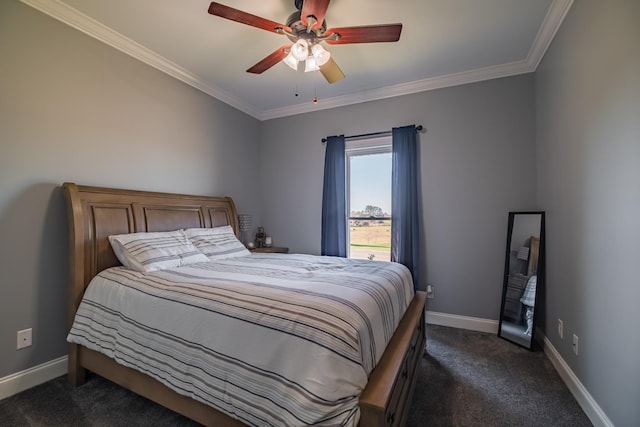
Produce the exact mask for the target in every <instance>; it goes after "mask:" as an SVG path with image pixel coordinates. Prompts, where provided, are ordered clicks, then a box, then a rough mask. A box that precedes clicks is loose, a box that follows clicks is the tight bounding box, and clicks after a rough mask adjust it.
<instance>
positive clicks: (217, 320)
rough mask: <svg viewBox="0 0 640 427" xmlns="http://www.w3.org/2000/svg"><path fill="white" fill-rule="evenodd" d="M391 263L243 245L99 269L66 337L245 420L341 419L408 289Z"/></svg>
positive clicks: (350, 412)
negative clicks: (201, 258)
mask: <svg viewBox="0 0 640 427" xmlns="http://www.w3.org/2000/svg"><path fill="white" fill-rule="evenodd" d="M413 293H414V292H413V284H412V280H411V274H410V272H409V270H408V269H407V268H406V267H404V266H403V265H401V264H397V263H390V262H380V261H368V260H354V259H345V258H337V257H320V256H313V255H298V254H252V255H249V256H243V257H238V258H231V259H225V260H218V261H215V262H206V263H198V264H192V265H189V266H184V267H180V268H175V269H168V270H162V271H156V272H152V273H139V272H135V271H133V270H129V269H126V268H124V267H114V268H111V269H107V270H105V271H103V272H101V273H100V274H99V275H98V276H96V277H95V278H94V279H93V280H92V282H91V283H90V284H89V286H88V288H87V291H86V292H85V295H84V298H83V300H82V302H81V304H80V307H79V309H78V311H77V313H76V318H75V321H74V323H73V326H72V328H71V330H70V333H69V335H68V341H69V342H72V343H75V344H80V345H83V346H85V347H87V348H90V349H92V350H96V351H99V352H101V353H103V354H105V355H107V356H109V357H111V358H113V359H115V360H116V361H117V362H118V363H120V364H122V365H124V366H127V367H131V368H134V369H137V370H139V371H141V372H144V373H146V374H148V375H150V376H152V377H154V378H156V379H157V380H159V381H160V382H162V383H163V384H165V385H167V386H168V387H170V388H171V389H173V390H175V391H176V392H178V393H180V394H183V395H186V396H189V397H191V398H193V399H196V400H199V401H201V402H203V403H206V404H208V405H211V406H213V407H215V408H216V409H218V410H220V411H222V412H224V413H226V414H228V415H230V416H231V417H234V418H237V419H239V420H240V421H242V422H244V423H246V424H248V425H256V426H297V425H300V426H302V425H332V426H353V425H357V423H358V420H359V409H358V398H359V395H360V393H361V392H362V390H363V388H364V387H365V385H366V383H367V379H368V376H369V374H370V373H371V371H372V370H373V368H374V367H375V365H376V363H377V362H378V360H380V357H381V356H382V354H383V352H384V349H385V347H386V345H387V343H388V342H389V340H390V339H391V336H392V335H393V333H394V331H395V329H396V327H397V326H398V323H399V322H400V319H401V318H402V316H403V315H404V312H405V310H406V308H407V307H408V305H409V303H410V302H411V300H412V298H413Z"/></svg>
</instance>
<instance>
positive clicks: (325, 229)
mask: <svg viewBox="0 0 640 427" xmlns="http://www.w3.org/2000/svg"><path fill="white" fill-rule="evenodd" d="M345 175H346V172H345V154H344V135H340V136H330V137H328V138H327V146H326V151H325V155H324V187H323V190H322V240H321V254H322V255H332V256H341V257H346V256H347V201H346V188H345V187H346V185H345V180H346V177H345Z"/></svg>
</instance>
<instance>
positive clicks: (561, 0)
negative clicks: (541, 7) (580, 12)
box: [527, 0, 573, 71]
mask: <svg viewBox="0 0 640 427" xmlns="http://www.w3.org/2000/svg"><path fill="white" fill-rule="evenodd" d="M572 4H573V0H553V2H552V3H551V6H549V10H548V11H547V15H546V16H545V17H544V20H543V21H542V25H540V29H539V30H538V34H536V38H535V39H534V41H533V43H532V44H531V49H529V54H528V55H527V62H528V63H529V65H530V67H531V69H532V71H535V70H536V69H537V68H538V65H539V64H540V61H542V58H543V57H544V54H545V53H546V52H547V49H548V48H549V45H551V42H552V41H553V38H554V37H555V36H556V33H557V32H558V29H559V28H560V25H561V24H562V22H563V21H564V18H565V16H567V13H568V12H569V9H570V8H571V5H572Z"/></svg>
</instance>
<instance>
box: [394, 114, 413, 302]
mask: <svg viewBox="0 0 640 427" xmlns="http://www.w3.org/2000/svg"><path fill="white" fill-rule="evenodd" d="M417 134H418V131H417V129H416V127H415V125H411V126H404V127H400V128H393V129H392V153H393V154H392V166H391V261H395V262H399V263H400V264H404V265H406V266H407V267H408V268H409V270H411V274H412V275H413V288H414V289H416V290H417V289H418V283H419V280H418V273H419V271H418V270H419V269H420V262H419V261H420V222H419V219H418V218H419V215H418V213H419V204H418V141H417V139H418V137H417Z"/></svg>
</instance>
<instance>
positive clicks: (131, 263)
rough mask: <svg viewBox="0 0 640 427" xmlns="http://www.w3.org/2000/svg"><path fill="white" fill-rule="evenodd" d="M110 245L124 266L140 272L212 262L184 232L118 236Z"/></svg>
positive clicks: (112, 238) (114, 236)
mask: <svg viewBox="0 0 640 427" xmlns="http://www.w3.org/2000/svg"><path fill="white" fill-rule="evenodd" d="M109 242H111V247H112V248H113V251H114V252H115V254H116V256H117V257H118V259H119V260H120V262H121V263H122V265H124V266H125V267H129V268H131V269H133V270H137V271H140V272H149V271H156V270H163V269H167V268H175V267H180V266H183V265H187V264H193V263H196V262H207V261H209V259H208V258H207V257H206V256H205V255H204V254H203V253H202V252H200V251H199V250H198V249H197V248H196V247H195V246H193V243H191V242H190V241H189V239H187V237H186V236H185V235H184V234H183V233H182V231H181V230H176V231H168V232H155V233H130V234H117V235H113V236H109Z"/></svg>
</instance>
